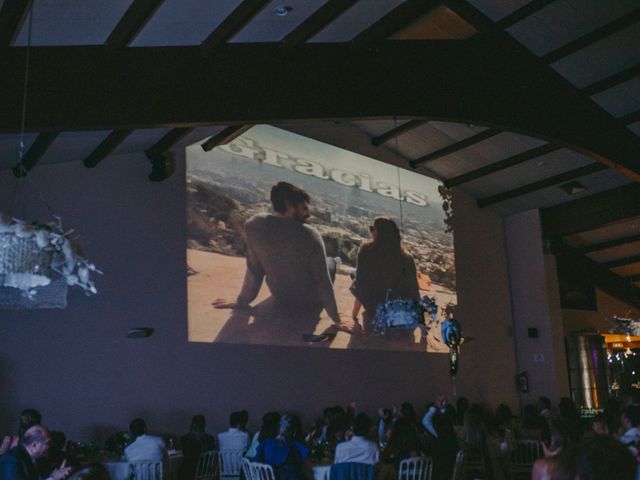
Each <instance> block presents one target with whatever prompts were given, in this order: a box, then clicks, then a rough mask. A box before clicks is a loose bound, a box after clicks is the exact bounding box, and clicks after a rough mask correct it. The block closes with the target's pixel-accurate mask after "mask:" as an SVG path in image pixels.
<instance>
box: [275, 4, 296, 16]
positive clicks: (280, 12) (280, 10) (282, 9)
mask: <svg viewBox="0 0 640 480" xmlns="http://www.w3.org/2000/svg"><path fill="white" fill-rule="evenodd" d="M291 10H293V7H291V6H289V5H279V6H277V7H276V8H274V9H273V13H275V14H276V15H277V16H279V17H286V16H287V15H289V12H290V11H291Z"/></svg>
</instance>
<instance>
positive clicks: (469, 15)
mask: <svg viewBox="0 0 640 480" xmlns="http://www.w3.org/2000/svg"><path fill="white" fill-rule="evenodd" d="M442 3H443V4H444V5H445V6H447V8H449V9H450V10H451V11H453V12H454V13H455V14H456V15H458V16H459V17H460V18H462V19H463V20H464V21H465V22H467V23H468V24H469V25H471V26H472V27H473V28H475V29H476V30H477V31H478V32H480V33H492V32H495V31H496V27H495V24H494V23H493V22H492V21H491V20H489V19H488V18H487V16H486V15H485V14H484V13H482V12H481V11H480V10H478V9H477V8H476V7H474V6H473V5H472V4H471V3H469V2H467V1H466V0H443V2H442Z"/></svg>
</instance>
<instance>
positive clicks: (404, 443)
mask: <svg viewBox="0 0 640 480" xmlns="http://www.w3.org/2000/svg"><path fill="white" fill-rule="evenodd" d="M421 453H422V450H421V441H420V436H419V434H418V431H417V429H416V427H415V424H414V422H412V421H411V420H409V419H407V418H403V417H400V418H398V419H397V420H396V423H395V424H394V425H393V427H392V428H391V434H390V435H389V442H388V443H387V445H386V447H384V449H383V450H382V453H381V454H380V464H381V465H380V474H379V478H380V480H385V479H393V478H397V474H398V467H399V466H400V462H401V461H402V460H404V459H405V458H410V457H417V456H419V455H420V454H421Z"/></svg>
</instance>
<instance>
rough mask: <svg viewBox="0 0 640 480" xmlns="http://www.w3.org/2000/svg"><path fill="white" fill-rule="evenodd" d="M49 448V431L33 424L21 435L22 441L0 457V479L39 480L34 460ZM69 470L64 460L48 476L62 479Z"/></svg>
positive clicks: (58, 479)
mask: <svg viewBox="0 0 640 480" xmlns="http://www.w3.org/2000/svg"><path fill="white" fill-rule="evenodd" d="M48 448H49V431H48V430H47V429H46V428H45V427H43V426H41V425H34V426H32V427H31V428H28V429H27V430H26V431H25V432H23V435H22V442H21V443H19V444H18V445H17V446H15V447H13V448H12V449H11V450H9V451H8V452H7V453H5V454H4V455H2V457H0V480H39V476H38V470H37V469H36V464H35V463H36V460H38V459H39V458H42V456H43V455H44V454H45V453H46V452H47V449H48ZM70 472H71V467H67V465H66V462H62V464H61V465H60V466H59V467H58V468H56V469H54V470H53V471H52V472H51V474H50V475H49V478H50V479H51V480H63V479H64V478H66V477H67V475H69V473H70Z"/></svg>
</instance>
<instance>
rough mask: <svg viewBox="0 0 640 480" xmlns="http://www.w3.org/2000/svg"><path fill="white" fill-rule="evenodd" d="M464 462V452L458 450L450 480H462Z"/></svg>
mask: <svg viewBox="0 0 640 480" xmlns="http://www.w3.org/2000/svg"><path fill="white" fill-rule="evenodd" d="M464 461H465V454H464V450H460V451H459V452H458V454H457V455H456V463H455V464H454V465H453V475H451V480H462V479H463V478H464V468H465V465H464Z"/></svg>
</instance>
